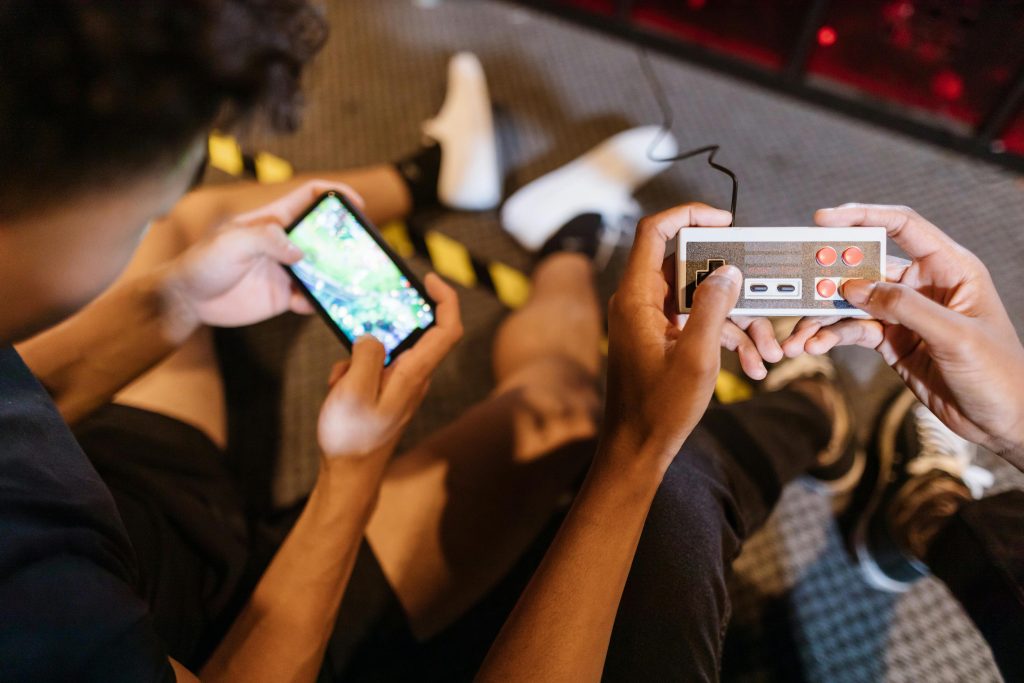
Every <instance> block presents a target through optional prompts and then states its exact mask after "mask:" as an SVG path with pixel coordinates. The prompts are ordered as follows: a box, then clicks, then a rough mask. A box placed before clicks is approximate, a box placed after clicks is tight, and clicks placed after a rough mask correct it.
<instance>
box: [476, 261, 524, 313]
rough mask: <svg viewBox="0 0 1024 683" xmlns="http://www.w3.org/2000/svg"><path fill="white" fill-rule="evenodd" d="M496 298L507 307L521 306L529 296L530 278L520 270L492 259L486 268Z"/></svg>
mask: <svg viewBox="0 0 1024 683" xmlns="http://www.w3.org/2000/svg"><path fill="white" fill-rule="evenodd" d="M487 270H488V272H490V274H491V281H492V282H493V283H494V293H495V294H496V295H497V297H498V300H499V301H501V303H503V304H505V305H506V306H508V307H509V308H521V307H522V306H523V305H524V304H526V301H527V299H529V298H530V278H528V277H527V276H526V275H524V274H523V273H522V272H521V271H518V270H516V269H515V268H513V267H511V266H507V265H505V264H504V263H501V262H499V261H494V262H492V263H491V265H490V266H488V268H487Z"/></svg>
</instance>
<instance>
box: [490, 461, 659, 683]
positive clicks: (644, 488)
mask: <svg viewBox="0 0 1024 683" xmlns="http://www.w3.org/2000/svg"><path fill="white" fill-rule="evenodd" d="M602 448H606V446H604V445H603V446H602ZM630 455H631V456H632V457H630V458H625V459H620V460H619V461H618V462H626V463H630V464H628V465H626V466H615V465H612V464H610V461H608V460H606V459H605V458H603V457H602V456H601V454H599V455H598V457H597V458H596V459H595V464H594V465H593V467H592V468H591V471H590V473H589V474H588V475H587V479H586V481H585V482H584V485H583V488H582V489H581V491H580V493H579V495H578V496H577V499H576V502H575V504H574V505H573V507H572V510H570V512H569V515H568V516H567V517H566V520H565V522H564V523H563V524H562V528H561V529H560V530H559V533H558V536H557V537H556V539H555V541H554V543H553V544H552V546H551V548H550V549H549V550H548V552H547V554H546V555H545V557H544V561H543V562H542V563H541V566H540V568H539V569H538V570H537V573H536V574H535V575H534V577H533V579H532V580H531V581H530V584H529V586H528V587H527V589H526V591H525V592H524V593H523V595H522V597H521V598H520V599H519V602H518V603H517V605H516V607H515V610H514V611H513V612H512V615H511V616H510V617H509V619H508V621H507V622H506V623H505V626H504V627H503V628H502V630H501V633H500V634H499V636H498V639H497V641H495V643H494V645H493V646H492V648H491V650H490V652H489V653H488V656H487V659H486V661H485V662H484V665H483V667H482V668H481V670H480V673H479V675H478V680H480V681H527V680H530V681H532V680H544V681H572V682H574V683H575V682H577V681H598V680H600V678H601V674H602V670H603V668H604V661H605V655H606V653H607V649H608V642H609V639H610V637H611V632H612V626H613V624H614V622H615V614H616V612H617V610H618V605H619V600H620V598H621V596H622V591H623V588H624V587H625V584H626V578H627V576H628V574H629V570H630V567H631V566H632V562H633V556H634V555H635V553H636V548H637V544H638V542H639V540H640V534H641V532H642V530H643V526H644V522H645V520H646V518H647V513H648V510H649V508H650V505H651V501H652V500H653V499H654V495H655V493H656V491H657V488H658V486H659V485H660V483H661V478H662V472H660V471H654V470H652V469H651V468H650V467H648V466H647V465H646V464H644V463H645V461H646V460H647V459H646V458H644V457H643V454H642V453H639V452H637V453H631V454H630Z"/></svg>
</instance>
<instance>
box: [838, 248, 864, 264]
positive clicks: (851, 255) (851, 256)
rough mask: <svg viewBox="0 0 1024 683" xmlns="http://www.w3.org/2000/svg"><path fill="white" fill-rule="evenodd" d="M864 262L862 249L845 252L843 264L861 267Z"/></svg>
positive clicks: (850, 249) (848, 249)
mask: <svg viewBox="0 0 1024 683" xmlns="http://www.w3.org/2000/svg"><path fill="white" fill-rule="evenodd" d="M863 260H864V252H863V251H861V250H860V247H849V248H847V249H846V251H844V252H843V263H845V264H846V265H848V266H859V265H860V264H861V262H862V261H863Z"/></svg>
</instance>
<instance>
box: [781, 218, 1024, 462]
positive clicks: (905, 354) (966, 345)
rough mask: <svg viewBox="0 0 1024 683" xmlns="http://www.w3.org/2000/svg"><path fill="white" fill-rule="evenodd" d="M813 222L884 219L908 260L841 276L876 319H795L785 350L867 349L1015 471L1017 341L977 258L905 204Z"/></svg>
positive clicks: (1021, 434) (1020, 431) (1021, 350)
mask: <svg viewBox="0 0 1024 683" xmlns="http://www.w3.org/2000/svg"><path fill="white" fill-rule="evenodd" d="M815 221H816V222H817V223H818V225H821V226H823V227H828V226H837V225H843V226H848V225H881V226H884V227H885V230H886V232H887V233H888V235H889V237H891V238H892V239H893V241H895V242H896V244H898V245H899V246H900V247H902V248H903V250H904V251H905V252H906V253H907V255H908V256H910V257H911V259H912V260H911V261H910V262H906V261H903V260H902V259H890V260H889V263H888V269H887V274H886V275H887V278H886V279H887V280H888V282H868V281H865V280H852V281H849V282H846V283H844V284H843V286H842V294H843V296H844V297H845V298H846V299H847V300H848V301H849V302H850V303H852V304H854V305H856V306H858V307H859V308H861V309H862V310H864V311H866V312H867V313H869V314H870V315H872V316H873V317H874V318H876V320H858V319H846V320H838V321H837V319H835V318H831V319H830V318H805V319H803V320H801V321H800V322H799V323H798V324H797V326H796V328H795V329H794V331H793V334H792V335H791V336H790V337H789V338H788V339H786V340H785V341H784V342H783V344H782V346H783V349H784V350H785V352H786V355H788V356H791V357H792V356H798V355H800V354H801V353H804V352H807V353H811V354H816V355H820V354H824V353H826V352H828V351H829V350H830V349H832V348H834V347H836V346H841V345H857V346H864V347H868V348H873V349H876V350H877V351H878V352H879V353H880V354H881V355H882V358H883V359H884V360H885V362H886V363H888V364H889V365H890V366H892V367H893V368H894V369H895V370H896V371H897V372H898V373H899V375H900V377H902V378H903V381H904V382H906V383H907V386H909V387H910V389H911V390H912V391H913V392H914V394H916V395H917V397H918V398H919V399H920V400H921V401H922V402H923V403H924V404H925V405H927V406H928V408H929V409H931V411H932V412H933V413H935V414H936V415H937V416H938V417H939V419H940V420H942V421H943V422H944V423H945V424H946V425H947V426H948V427H949V428H950V429H952V430H953V431H954V432H956V433H957V434H959V435H960V436H962V437H963V438H965V439H967V440H969V441H973V442H974V443H978V444H981V445H983V446H985V447H987V448H989V449H991V450H993V451H995V452H997V453H1000V454H1002V455H1003V456H1004V457H1005V458H1006V459H1007V460H1008V461H1010V462H1011V463H1012V464H1014V465H1015V466H1017V467H1018V468H1019V469H1022V470H1024V393H1022V391H1021V387H1022V386H1024V347H1022V346H1021V342H1020V339H1019V338H1018V337H1017V333H1016V331H1015V330H1014V327H1013V324H1012V323H1011V321H1010V318H1009V316H1008V315H1007V313H1006V309H1005V308H1004V307H1003V304H1002V302H1001V301H1000V299H999V294H998V293H997V292H996V288H995V285H994V284H993V282H992V278H991V276H990V275H989V272H988V269H987V268H985V265H984V264H983V263H982V262H981V260H980V259H978V257H976V256H975V255H974V254H972V253H971V252H969V251H967V250H966V249H964V248H963V247H962V246H960V245H959V244H957V243H956V242H954V241H953V240H952V239H951V238H950V237H948V236H947V235H946V234H945V233H943V232H942V231H941V230H940V229H939V228H937V227H936V226H935V225H933V224H931V223H929V222H928V221H926V220H925V219H924V218H922V217H921V216H920V215H918V214H917V213H915V212H914V211H913V210H911V209H909V208H906V207H895V206H872V205H861V204H845V205H843V206H841V207H839V208H836V209H822V210H821V211H818V212H817V213H816V214H815Z"/></svg>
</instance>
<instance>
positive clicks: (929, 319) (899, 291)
mask: <svg viewBox="0 0 1024 683" xmlns="http://www.w3.org/2000/svg"><path fill="white" fill-rule="evenodd" d="M842 294H843V298H845V299H846V300H847V301H849V302H850V303H851V304H853V305H854V306H856V307H857V308H860V309H861V310H863V311H867V312H868V313H870V314H871V315H872V317H874V318H876V319H878V320H882V321H884V322H888V323H898V324H900V325H903V326H904V327H907V328H909V329H911V330H913V331H914V332H916V333H917V334H919V335H920V336H921V338H922V339H924V340H925V342H926V343H927V344H928V345H929V346H930V347H932V348H934V349H939V348H950V346H949V344H950V342H953V343H955V344H959V343H960V339H959V338H958V334H957V331H958V330H960V329H961V328H963V322H964V318H963V316H961V315H960V314H959V313H956V312H954V311H951V310H949V309H948V308H946V307H945V306H943V305H941V304H939V303H936V302H934V301H932V300H931V299H929V298H927V297H925V296H923V295H922V294H920V293H918V292H916V291H915V290H913V289H911V288H910V287H907V286H905V285H900V284H896V283H892V282H873V281H871V280H848V281H847V282H845V283H843V285H842Z"/></svg>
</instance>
